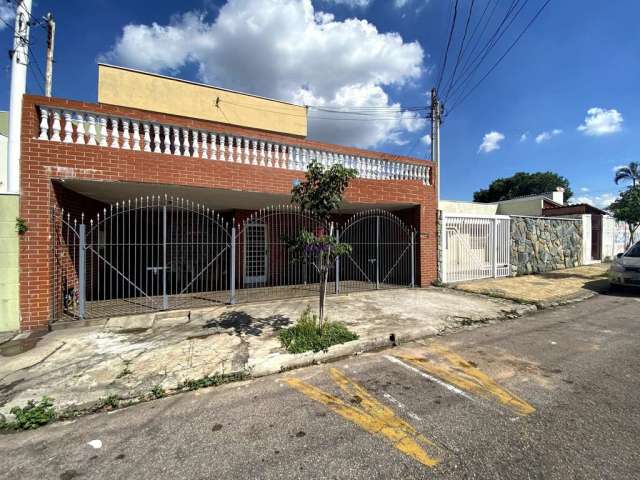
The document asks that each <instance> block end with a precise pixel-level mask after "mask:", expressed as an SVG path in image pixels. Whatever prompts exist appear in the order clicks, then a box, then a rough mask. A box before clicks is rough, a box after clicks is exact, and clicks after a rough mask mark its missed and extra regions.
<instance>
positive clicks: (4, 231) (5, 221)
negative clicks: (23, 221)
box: [0, 195, 20, 332]
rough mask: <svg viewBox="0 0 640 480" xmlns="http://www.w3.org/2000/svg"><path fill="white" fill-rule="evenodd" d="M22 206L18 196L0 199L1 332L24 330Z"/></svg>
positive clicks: (1, 196)
mask: <svg viewBox="0 0 640 480" xmlns="http://www.w3.org/2000/svg"><path fill="white" fill-rule="evenodd" d="M18 205H19V197H18V196H17V195H0V332H7V331H13V330H18V329H19V328H20V311H19V270H18V234H17V233H16V217H17V216H18V211H19V210H18Z"/></svg>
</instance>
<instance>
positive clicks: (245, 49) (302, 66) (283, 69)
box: [102, 0, 426, 147]
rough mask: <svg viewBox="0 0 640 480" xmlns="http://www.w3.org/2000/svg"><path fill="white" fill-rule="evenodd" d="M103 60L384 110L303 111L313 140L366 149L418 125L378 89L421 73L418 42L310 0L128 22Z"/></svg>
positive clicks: (232, 4) (241, 2)
mask: <svg viewBox="0 0 640 480" xmlns="http://www.w3.org/2000/svg"><path fill="white" fill-rule="evenodd" d="M102 58H104V59H105V60H107V61H110V62H112V63H117V64H121V65H126V66H131V67H135V68H140V69H143V70H149V71H154V72H163V73H170V74H173V75H177V74H179V73H180V72H181V71H182V69H184V68H185V67H187V66H190V65H195V66H196V67H197V70H198V79H199V80H201V81H203V82H206V83H212V84H215V85H218V86H221V87H225V88H230V89H234V90H240V91H244V92H248V93H254V94H258V95H263V96H267V97H272V98H278V99H282V100H287V101H294V102H302V103H305V104H308V105H320V106H324V107H327V108H332V109H337V110H341V109H348V108H353V107H374V108H376V110H375V111H376V112H383V113H380V114H379V117H378V118H375V115H374V116H372V118H367V119H366V120H365V119H363V116H362V115H360V116H358V115H346V114H344V113H332V112H313V110H311V112H313V114H310V118H309V133H310V137H311V138H315V139H318V140H325V141H332V142H337V143H345V144H349V145H356V146H360V147H372V146H376V145H379V144H382V143H386V142H392V143H398V142H402V141H404V140H402V135H403V133H405V132H414V131H417V130H418V129H420V128H424V126H425V125H426V122H425V121H424V119H420V118H419V116H418V115H417V114H415V113H414V112H403V111H402V109H401V107H400V105H399V104H397V103H393V102H391V100H390V99H389V96H388V95H387V93H386V91H385V87H388V86H391V85H393V86H400V87H401V86H403V85H406V84H407V83H409V82H412V81H413V80H416V79H418V78H419V77H420V76H421V75H422V74H423V73H424V70H425V68H424V65H423V58H424V52H423V49H422V47H421V46H420V44H419V43H418V42H417V41H416V42H410V43H408V42H405V41H404V40H403V39H402V37H401V36H400V35H399V34H397V33H393V32H392V33H381V32H379V31H378V29H377V28H376V27H375V26H374V25H373V24H371V23H369V22H368V21H367V20H360V19H356V18H349V19H346V20H344V21H336V20H335V19H334V17H333V15H331V14H327V13H323V12H320V11H316V10H315V9H314V7H313V5H312V3H311V0H229V1H228V2H227V3H226V4H225V5H224V6H223V7H222V8H221V9H220V11H219V14H218V16H217V18H216V19H215V20H213V21H208V20H207V19H206V17H205V15H204V14H202V13H199V12H196V11H190V12H186V13H182V14H179V15H175V16H174V17H173V18H172V19H171V21H170V22H169V24H168V25H158V24H156V23H153V24H151V25H134V24H130V25H127V26H125V27H124V29H123V32H122V35H121V36H120V37H119V38H118V39H117V41H116V42H115V44H114V45H113V47H112V49H111V50H110V51H109V52H107V53H106V54H105V55H103V56H102ZM327 118H328V119H329V120H327ZM345 118H347V120H345ZM339 119H340V120H339ZM356 119H358V120H360V121H355V120H356Z"/></svg>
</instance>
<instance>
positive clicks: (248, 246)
mask: <svg viewBox="0 0 640 480" xmlns="http://www.w3.org/2000/svg"><path fill="white" fill-rule="evenodd" d="M266 281H267V228H266V225H264V224H262V223H249V224H247V226H246V227H245V229H244V283H245V284H251V283H253V284H255V283H265V282H266Z"/></svg>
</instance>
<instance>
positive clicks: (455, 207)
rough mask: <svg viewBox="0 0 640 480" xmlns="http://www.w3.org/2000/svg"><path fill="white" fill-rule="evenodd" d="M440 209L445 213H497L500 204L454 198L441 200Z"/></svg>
mask: <svg viewBox="0 0 640 480" xmlns="http://www.w3.org/2000/svg"><path fill="white" fill-rule="evenodd" d="M439 207H440V210H442V211H443V212H444V213H448V214H455V213H463V214H469V215H495V214H496V212H497V210H498V205H497V204H495V203H473V202H456V201H452V200H440V204H439Z"/></svg>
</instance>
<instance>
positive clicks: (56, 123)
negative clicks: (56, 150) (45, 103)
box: [51, 110, 61, 142]
mask: <svg viewBox="0 0 640 480" xmlns="http://www.w3.org/2000/svg"><path fill="white" fill-rule="evenodd" d="M60 128H61V127H60V110H54V111H53V122H52V125H51V131H52V134H51V140H53V141H54V142H59V141H60Z"/></svg>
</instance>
